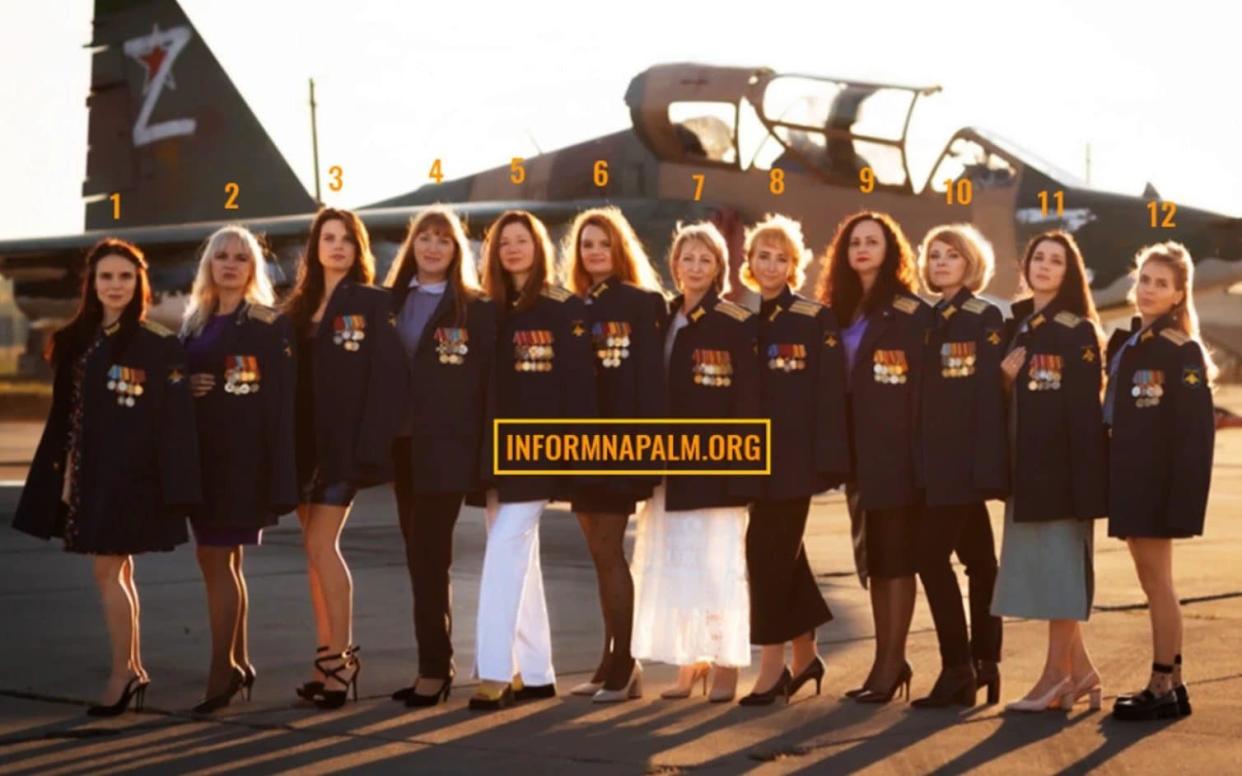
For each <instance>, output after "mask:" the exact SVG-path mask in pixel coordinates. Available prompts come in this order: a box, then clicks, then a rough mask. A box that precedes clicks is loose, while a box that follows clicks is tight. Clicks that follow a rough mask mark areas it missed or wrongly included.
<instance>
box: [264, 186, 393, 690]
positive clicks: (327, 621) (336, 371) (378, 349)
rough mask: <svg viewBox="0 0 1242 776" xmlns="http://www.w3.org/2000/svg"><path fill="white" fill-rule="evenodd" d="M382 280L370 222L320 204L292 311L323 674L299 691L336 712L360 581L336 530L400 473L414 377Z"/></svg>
mask: <svg viewBox="0 0 1242 776" xmlns="http://www.w3.org/2000/svg"><path fill="white" fill-rule="evenodd" d="M374 277H375V258H374V257H373V256H372V255H371V247H370V240H369V238H368V236H367V231H366V227H365V226H364V225H363V223H362V220H361V219H359V218H358V216H357V215H355V214H354V213H351V212H350V211H348V210H339V209H336V208H323V209H321V210H320V211H319V213H318V214H317V215H316V216H315V220H314V221H313V222H312V223H311V233H310V239H309V240H308V241H307V246H306V253H305V256H304V257H303V260H302V265H301V268H300V270H299V275H298V283H297V286H296V287H295V288H294V290H293V294H292V295H291V296H290V298H289V299H288V300H287V301H286V303H285V312H286V313H287V314H288V315H289V317H290V319H291V320H292V321H293V326H294V331H295V334H296V336H297V339H298V346H297V364H298V388H297V397H296V401H295V407H296V417H297V433H296V443H295V444H296V457H297V467H298V481H299V483H300V488H301V493H300V498H299V502H300V503H299V506H298V518H299V520H301V522H302V529H303V532H304V533H305V535H306V541H305V544H306V553H307V560H308V569H309V574H310V587H311V601H312V605H313V608H314V611H315V622H316V633H317V635H318V639H319V645H320V649H319V652H320V653H321V654H320V655H319V656H318V657H317V658H316V661H315V665H316V668H315V672H314V673H313V674H312V676H314V677H315V678H313V679H312V680H311V681H310V682H309V683H307V684H305V685H303V686H302V687H301V688H299V689H298V694H299V696H301V697H303V698H305V699H309V700H312V701H313V702H315V703H316V704H318V705H320V706H324V707H328V708H333V707H336V706H339V705H340V704H343V703H344V702H345V693H346V691H347V690H348V688H349V686H350V685H353V683H354V680H355V679H356V677H357V675H358V671H357V666H358V659H357V657H356V655H355V654H354V653H355V652H356V650H355V649H354V647H353V646H352V645H353V604H352V598H353V582H352V580H351V578H350V574H349V569H348V567H347V566H346V565H345V559H344V558H343V557H342V556H341V553H340V545H339V539H340V534H341V531H342V529H343V528H344V527H345V520H346V518H347V517H348V515H349V507H350V504H351V503H352V502H353V498H354V495H355V493H356V492H357V490H358V488H361V487H368V486H371V485H377V484H380V483H383V482H387V481H388V480H390V479H391V478H392V443H393V439H394V438H395V436H396V432H397V430H398V427H399V425H400V421H401V416H402V409H401V402H402V399H403V398H404V396H405V385H406V380H407V375H408V365H407V362H406V359H405V355H404V353H403V351H402V348H401V341H400V340H399V339H398V338H397V333H396V328H395V324H396V317H395V316H394V315H393V313H392V300H391V297H390V295H389V293H388V292H387V291H386V290H384V289H382V288H377V287H375V286H372V285H371V281H372V279H373V278H374ZM354 687H355V689H356V685H354Z"/></svg>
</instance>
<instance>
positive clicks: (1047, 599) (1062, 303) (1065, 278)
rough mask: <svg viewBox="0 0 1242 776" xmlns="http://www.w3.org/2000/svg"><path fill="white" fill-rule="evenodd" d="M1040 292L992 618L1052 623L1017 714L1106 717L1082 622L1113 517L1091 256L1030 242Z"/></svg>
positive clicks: (1026, 354)
mask: <svg viewBox="0 0 1242 776" xmlns="http://www.w3.org/2000/svg"><path fill="white" fill-rule="evenodd" d="M1022 276H1023V279H1024V280H1025V282H1026V284H1027V286H1028V287H1029V288H1030V289H1031V291H1032V294H1033V301H1034V304H1033V305H1032V306H1031V307H1030V308H1029V309H1030V313H1029V314H1028V316H1027V317H1026V319H1025V320H1023V321H1021V322H1020V323H1019V324H1018V325H1017V327H1016V332H1017V333H1016V335H1015V337H1014V341H1013V342H1012V343H1011V349H1010V351H1009V353H1008V355H1006V357H1005V359H1004V361H1003V362H1002V364H1001V368H1002V372H1003V374H1004V380H1005V384H1006V386H1007V390H1010V391H1011V392H1012V396H1011V398H1010V402H1009V405H1010V421H1009V423H1010V429H1011V440H1012V442H1011V445H1012V448H1011V461H1012V462H1013V471H1012V477H1011V482H1012V493H1011V495H1010V497H1009V499H1008V501H1007V502H1006V504H1005V535H1004V539H1003V540H1002V543H1001V559H1000V569H999V572H998V575H997V580H996V591H995V593H994V595H993V599H992V613H993V614H995V615H997V616H1001V615H1009V616H1013V617H1026V618H1030V619H1038V620H1048V621H1049V625H1048V653H1047V656H1046V659H1045V663H1044V672H1043V675H1042V676H1041V677H1040V679H1039V681H1037V682H1036V684H1035V686H1034V687H1033V688H1032V689H1031V690H1030V692H1028V693H1027V695H1026V696H1025V697H1024V698H1022V699H1020V700H1018V701H1014V702H1012V703H1010V704H1009V705H1008V706H1007V708H1009V709H1012V710H1020V711H1042V710H1043V709H1046V708H1050V707H1051V708H1056V707H1066V706H1070V705H1072V704H1073V703H1074V701H1075V700H1076V699H1077V698H1079V697H1082V696H1084V695H1088V696H1090V698H1091V702H1092V704H1093V706H1095V707H1096V708H1098V707H1099V698H1100V692H1101V689H1100V679H1099V675H1098V674H1097V673H1096V670H1095V666H1094V665H1093V664H1092V662H1091V658H1090V656H1089V655H1088V654H1087V650H1086V646H1085V644H1084V642H1083V635H1082V628H1081V625H1080V623H1081V622H1082V621H1085V620H1086V619H1087V617H1088V616H1089V615H1090V612H1091V601H1092V597H1093V593H1094V578H1093V571H1092V536H1093V533H1094V531H1093V528H1094V526H1093V523H1092V521H1093V520H1094V519H1096V518H1100V517H1103V516H1104V514H1105V513H1106V510H1107V504H1106V502H1105V495H1106V477H1107V463H1106V460H1105V454H1106V449H1105V444H1106V440H1105V435H1104V426H1103V418H1102V415H1101V410H1100V386H1101V379H1102V376H1103V371H1102V369H1101V359H1100V348H1099V339H1098V329H1097V318H1096V314H1095V307H1094V305H1093V304H1092V301H1091V292H1090V289H1089V288H1088V287H1087V281H1086V274H1085V270H1084V269H1083V259H1082V254H1081V252H1080V251H1079V250H1078V245H1077V243H1076V242H1075V241H1074V239H1073V237H1072V236H1071V235H1069V234H1068V233H1065V232H1061V231H1053V232H1045V233H1042V234H1039V235H1037V236H1035V237H1034V238H1032V239H1031V241H1030V242H1029V243H1028V245H1027V248H1026V251H1025V254H1024V257H1023V260H1022Z"/></svg>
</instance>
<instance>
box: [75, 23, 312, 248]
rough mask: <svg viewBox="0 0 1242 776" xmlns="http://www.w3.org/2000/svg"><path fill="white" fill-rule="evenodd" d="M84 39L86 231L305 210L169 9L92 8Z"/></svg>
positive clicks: (269, 148)
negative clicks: (87, 63)
mask: <svg viewBox="0 0 1242 776" xmlns="http://www.w3.org/2000/svg"><path fill="white" fill-rule="evenodd" d="M93 38H94V39H93V40H92V41H91V47H92V48H93V50H94V52H93V56H92V59H91V90H90V96H89V97H88V99H87V106H88V108H89V110H90V123H89V150H88V151H87V157H86V180H85V182H84V183H83V185H82V194H83V196H84V197H85V198H86V200H87V201H86V228H87V229H106V228H109V227H114V226H140V225H146V224H169V223H183V222H192V221H214V220H220V219H227V218H239V219H240V218H255V217H262V216H273V215H285V214H291V213H305V212H308V211H311V210H313V209H314V208H315V203H314V200H313V199H312V198H311V197H310V195H309V194H307V192H306V188H305V187H304V186H303V185H302V183H301V181H299V180H298V177H297V176H296V175H295V174H294V172H293V169H292V168H291V167H290V166H289V163H288V162H287V161H286V160H285V158H284V156H282V155H281V153H280V150H279V149H278V148H277V147H276V144H275V143H273V142H272V139H271V137H269V136H268V134H267V132H266V131H265V130H264V129H263V126H262V125H261V124H260V123H259V120H258V119H257V118H256V117H255V115H254V113H253V112H251V110H250V108H249V106H247V105H246V101H245V100H244V99H243V98H242V96H241V94H240V93H239V92H238V91H237V89H236V87H235V86H234V85H233V83H232V81H231V80H230V79H229V77H228V74H226V73H225V71H224V69H223V68H222V67H221V66H220V63H219V61H217V60H216V58H215V55H213V54H212V53H211V50H210V49H209V48H208V47H207V44H206V42H204V41H203V39H202V38H201V37H200V36H199V35H198V33H197V31H196V30H195V29H194V25H193V24H191V23H190V20H189V18H188V17H187V16H186V15H185V12H184V11H182V9H181V6H180V5H179V4H178V3H177V2H176V0H95V19H94V36H93ZM229 184H233V185H229ZM226 187H227V188H226ZM114 194H119V195H120V196H119V198H114V197H113V196H112V195H114ZM117 199H119V202H117V201H115V200H117ZM117 211H119V218H117V217H116V216H117V215H118V212H117Z"/></svg>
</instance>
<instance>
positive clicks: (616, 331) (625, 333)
mask: <svg viewBox="0 0 1242 776" xmlns="http://www.w3.org/2000/svg"><path fill="white" fill-rule="evenodd" d="M591 340H592V342H594V343H595V357H596V358H598V359H599V361H600V363H601V364H603V365H604V366H606V367H618V366H621V361H622V359H626V358H629V357H630V350H629V348H630V323H629V321H598V322H596V323H595V324H593V325H592V326H591Z"/></svg>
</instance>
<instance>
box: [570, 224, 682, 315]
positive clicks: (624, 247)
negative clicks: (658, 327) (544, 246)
mask: <svg viewBox="0 0 1242 776" xmlns="http://www.w3.org/2000/svg"><path fill="white" fill-rule="evenodd" d="M588 226H594V227H598V228H599V229H602V230H603V231H604V233H605V234H607V235H608V242H609V243H611V245H612V275H613V277H615V278H616V279H618V280H620V281H622V282H626V283H634V284H636V285H639V286H642V287H643V288H646V289H648V290H651V291H661V290H662V286H661V285H660V278H659V276H658V275H656V271H655V270H654V269H652V267H651V259H649V258H647V252H646V251H645V250H643V244H642V242H641V241H640V240H639V239H638V235H637V234H635V233H634V227H632V226H630V222H629V221H627V220H626V218H625V214H624V213H622V212H621V209H620V208H618V207H613V206H608V207H595V208H591V209H590V210H584V211H582V212H581V213H579V214H578V216H577V218H575V219H574V222H573V224H572V225H571V226H570V227H569V231H568V232H567V233H566V234H565V239H564V241H563V243H562V245H561V255H562V256H564V257H566V259H568V261H569V278H568V280H569V290H570V291H573V292H574V293H575V294H579V295H581V294H585V293H586V292H587V290H589V289H590V288H591V285H592V281H591V275H590V273H588V272H587V271H586V267H584V266H583V264H582V232H583V230H584V229H586V228H587V227H588Z"/></svg>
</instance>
